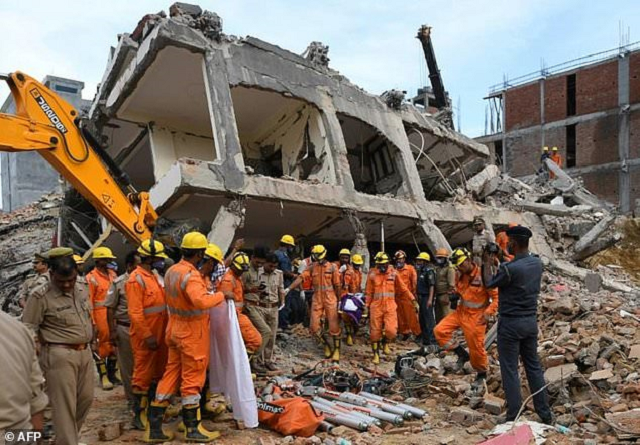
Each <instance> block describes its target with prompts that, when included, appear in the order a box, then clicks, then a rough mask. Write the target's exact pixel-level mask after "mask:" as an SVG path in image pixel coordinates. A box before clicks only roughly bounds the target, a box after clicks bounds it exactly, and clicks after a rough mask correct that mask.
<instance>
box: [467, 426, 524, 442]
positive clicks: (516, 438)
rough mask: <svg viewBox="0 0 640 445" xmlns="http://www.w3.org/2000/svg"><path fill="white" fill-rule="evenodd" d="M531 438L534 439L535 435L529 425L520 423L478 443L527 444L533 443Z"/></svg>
mask: <svg viewBox="0 0 640 445" xmlns="http://www.w3.org/2000/svg"><path fill="white" fill-rule="evenodd" d="M532 440H535V437H534V435H533V431H531V428H530V427H529V425H520V426H517V427H515V428H514V429H512V430H511V431H508V432H506V433H503V434H500V435H499V436H496V437H494V438H492V439H489V440H486V441H484V442H481V443H479V444H478V445H529V444H530V443H535V442H532Z"/></svg>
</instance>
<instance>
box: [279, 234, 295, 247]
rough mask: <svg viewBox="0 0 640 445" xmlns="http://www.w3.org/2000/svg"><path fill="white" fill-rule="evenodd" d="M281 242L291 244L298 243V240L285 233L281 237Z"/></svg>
mask: <svg viewBox="0 0 640 445" xmlns="http://www.w3.org/2000/svg"><path fill="white" fill-rule="evenodd" d="M280 243H282V244H288V245H289V246H295V245H296V241H295V240H294V239H293V237H292V236H291V235H283V236H282V238H280Z"/></svg>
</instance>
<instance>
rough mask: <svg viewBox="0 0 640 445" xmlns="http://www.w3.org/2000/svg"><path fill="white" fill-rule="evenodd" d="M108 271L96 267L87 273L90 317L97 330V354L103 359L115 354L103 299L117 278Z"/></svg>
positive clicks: (112, 272) (113, 273)
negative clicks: (103, 271) (90, 308)
mask: <svg viewBox="0 0 640 445" xmlns="http://www.w3.org/2000/svg"><path fill="white" fill-rule="evenodd" d="M108 272H109V274H108V275H105V274H103V273H102V272H100V271H99V270H98V269H93V270H92V271H91V272H89V273H88V274H87V281H88V283H89V302H90V303H91V307H92V308H93V309H92V311H91V317H92V318H93V323H94V324H95V325H96V329H97V331H98V355H99V356H100V357H101V358H103V359H104V358H107V357H111V356H113V355H114V354H115V348H114V347H113V345H112V344H111V341H109V322H108V321H107V307H106V306H105V305H104V301H105V299H106V298H107V292H109V289H110V288H111V283H113V280H115V279H116V278H117V275H116V273H115V272H114V271H112V270H109V271H108Z"/></svg>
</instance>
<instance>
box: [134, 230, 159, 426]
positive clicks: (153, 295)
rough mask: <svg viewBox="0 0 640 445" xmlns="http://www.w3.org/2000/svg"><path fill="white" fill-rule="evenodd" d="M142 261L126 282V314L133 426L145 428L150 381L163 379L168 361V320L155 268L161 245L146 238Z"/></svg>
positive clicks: (142, 250) (140, 249) (142, 248)
mask: <svg viewBox="0 0 640 445" xmlns="http://www.w3.org/2000/svg"><path fill="white" fill-rule="evenodd" d="M138 254H140V259H141V263H140V264H139V265H138V266H137V267H136V268H135V269H134V270H133V272H131V274H130V276H129V279H128V280H127V282H126V284H125V293H126V295H127V302H128V305H129V306H128V313H129V319H130V320H131V328H130V331H129V332H130V339H131V347H132V349H133V357H134V361H133V362H134V368H133V379H132V383H131V386H132V391H133V395H134V409H133V411H134V420H133V426H134V428H135V429H138V430H144V429H145V428H146V424H147V418H146V412H145V411H146V407H147V405H148V400H149V399H153V398H154V396H155V394H151V393H150V389H151V388H152V383H154V384H155V383H157V382H158V381H160V379H161V378H162V373H163V372H164V368H165V366H166V363H167V345H166V343H165V331H166V328H167V322H168V318H169V317H168V313H167V306H166V299H165V293H164V289H163V287H162V286H161V285H160V282H159V281H158V278H157V276H156V274H155V273H154V270H158V269H160V270H162V269H163V268H164V260H165V259H166V258H168V257H167V255H166V254H165V253H164V245H163V244H162V243H161V242H159V241H153V240H145V241H143V242H142V243H141V244H140V247H138Z"/></svg>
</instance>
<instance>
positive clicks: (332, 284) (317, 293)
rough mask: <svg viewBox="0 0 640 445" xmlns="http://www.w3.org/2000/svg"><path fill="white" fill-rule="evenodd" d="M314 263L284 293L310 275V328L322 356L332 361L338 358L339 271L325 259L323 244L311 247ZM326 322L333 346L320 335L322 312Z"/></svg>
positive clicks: (325, 251) (336, 360) (338, 359)
mask: <svg viewBox="0 0 640 445" xmlns="http://www.w3.org/2000/svg"><path fill="white" fill-rule="evenodd" d="M311 259H312V260H313V263H312V264H311V266H310V267H309V268H308V269H306V270H305V271H304V272H302V274H300V276H299V277H298V278H296V279H295V280H294V281H293V283H291V285H290V286H289V287H288V288H287V289H285V290H284V292H285V294H287V293H288V292H289V291H290V290H292V289H295V288H297V287H298V286H300V284H301V283H302V281H303V280H304V279H307V278H311V281H312V283H313V290H314V294H313V301H312V303H311V322H310V326H309V330H310V331H311V335H313V336H315V337H316V338H317V339H318V341H320V343H321V344H323V345H324V356H325V358H331V359H332V360H333V361H334V362H338V361H340V319H339V318H338V297H337V295H339V293H340V288H341V285H340V272H339V271H338V266H336V265H335V263H330V262H329V261H327V249H326V248H325V247H324V246H323V245H320V244H318V245H316V246H313V248H312V249H311ZM323 314H324V316H325V317H326V319H327V322H328V324H329V334H330V335H331V336H332V337H333V348H332V347H331V344H330V343H329V342H327V340H326V339H325V338H324V336H323V335H322V331H321V326H320V319H321V318H322V315H323Z"/></svg>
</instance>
